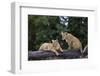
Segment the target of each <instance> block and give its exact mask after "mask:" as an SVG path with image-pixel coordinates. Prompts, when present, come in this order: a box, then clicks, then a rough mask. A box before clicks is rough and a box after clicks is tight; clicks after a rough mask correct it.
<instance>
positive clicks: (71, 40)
mask: <svg viewBox="0 0 100 76" xmlns="http://www.w3.org/2000/svg"><path fill="white" fill-rule="evenodd" d="M61 35H62V40H65V41H66V42H67V43H68V46H69V48H68V49H80V51H81V53H82V44H81V42H80V40H79V39H78V38H77V37H75V36H73V35H72V34H71V33H68V32H61Z"/></svg>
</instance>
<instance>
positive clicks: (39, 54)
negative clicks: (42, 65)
mask: <svg viewBox="0 0 100 76" xmlns="http://www.w3.org/2000/svg"><path fill="white" fill-rule="evenodd" d="M80 56H81V53H80V51H79V50H78V49H74V50H64V51H63V52H59V55H58V56H57V55H55V53H54V52H52V51H50V50H48V51H28V60H47V59H74V58H80Z"/></svg>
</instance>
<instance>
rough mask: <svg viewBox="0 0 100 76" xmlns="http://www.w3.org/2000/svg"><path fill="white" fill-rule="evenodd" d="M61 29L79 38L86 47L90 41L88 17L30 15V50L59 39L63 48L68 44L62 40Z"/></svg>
mask: <svg viewBox="0 0 100 76" xmlns="http://www.w3.org/2000/svg"><path fill="white" fill-rule="evenodd" d="M61 31H64V32H69V33H71V34H73V35H74V36H76V37H77V38H79V40H80V41H81V43H82V46H83V48H84V46H85V45H87V43H88V18H87V17H70V16H42V15H28V50H29V51H36V50H38V49H39V47H40V45H41V44H43V43H45V42H48V43H49V42H51V40H53V39H58V40H59V43H60V45H61V47H62V48H63V49H67V48H68V44H67V43H66V42H65V41H63V40H62V37H61V35H60V33H61Z"/></svg>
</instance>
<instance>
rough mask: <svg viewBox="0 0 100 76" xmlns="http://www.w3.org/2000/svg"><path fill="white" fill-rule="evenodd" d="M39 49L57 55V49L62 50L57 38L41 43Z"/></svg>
mask: <svg viewBox="0 0 100 76" xmlns="http://www.w3.org/2000/svg"><path fill="white" fill-rule="evenodd" d="M39 50H41V51H48V50H50V51H52V52H54V53H55V54H56V55H59V53H58V52H57V51H61V52H63V50H62V48H61V46H60V44H59V42H58V40H52V43H43V44H42V45H41V46H40V48H39Z"/></svg>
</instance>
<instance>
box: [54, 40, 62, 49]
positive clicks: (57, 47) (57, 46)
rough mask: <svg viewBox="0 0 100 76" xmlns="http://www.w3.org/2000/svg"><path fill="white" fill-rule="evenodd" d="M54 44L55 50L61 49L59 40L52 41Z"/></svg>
mask: <svg viewBox="0 0 100 76" xmlns="http://www.w3.org/2000/svg"><path fill="white" fill-rule="evenodd" d="M52 44H53V47H54V48H55V49H57V50H58V49H59V48H60V44H59V42H58V40H57V39H56V40H52Z"/></svg>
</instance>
